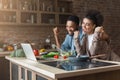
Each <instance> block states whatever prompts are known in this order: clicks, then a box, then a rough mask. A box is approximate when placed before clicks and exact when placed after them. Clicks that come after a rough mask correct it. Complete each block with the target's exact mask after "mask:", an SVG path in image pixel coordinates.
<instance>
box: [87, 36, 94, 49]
mask: <svg viewBox="0 0 120 80" xmlns="http://www.w3.org/2000/svg"><path fill="white" fill-rule="evenodd" d="M92 41H93V34H91V35H88V48H89V50H90V47H91V45H92Z"/></svg>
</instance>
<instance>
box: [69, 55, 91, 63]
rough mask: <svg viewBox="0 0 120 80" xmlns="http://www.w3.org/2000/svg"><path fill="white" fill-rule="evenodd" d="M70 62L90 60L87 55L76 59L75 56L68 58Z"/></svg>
mask: <svg viewBox="0 0 120 80" xmlns="http://www.w3.org/2000/svg"><path fill="white" fill-rule="evenodd" d="M68 59H69V61H70V62H79V61H88V60H89V59H90V58H89V56H88V55H80V56H79V57H78V58H77V57H76V56H69V57H68Z"/></svg>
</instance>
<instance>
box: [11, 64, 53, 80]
mask: <svg viewBox="0 0 120 80" xmlns="http://www.w3.org/2000/svg"><path fill="white" fill-rule="evenodd" d="M10 68H11V69H10V80H52V79H50V78H48V77H46V76H44V75H41V74H37V73H36V72H34V71H32V70H29V69H27V68H24V67H22V66H19V65H17V64H15V63H10Z"/></svg>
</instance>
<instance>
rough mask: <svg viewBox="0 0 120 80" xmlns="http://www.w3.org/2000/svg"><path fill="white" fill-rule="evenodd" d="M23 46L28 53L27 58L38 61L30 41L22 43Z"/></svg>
mask: <svg viewBox="0 0 120 80" xmlns="http://www.w3.org/2000/svg"><path fill="white" fill-rule="evenodd" d="M21 46H22V48H23V51H24V53H25V55H26V58H27V59H29V60H33V61H37V59H36V57H35V55H34V52H33V49H32V46H31V45H30V44H29V43H21Z"/></svg>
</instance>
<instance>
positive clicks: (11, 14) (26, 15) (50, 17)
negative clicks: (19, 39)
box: [0, 0, 72, 25]
mask: <svg viewBox="0 0 120 80" xmlns="http://www.w3.org/2000/svg"><path fill="white" fill-rule="evenodd" d="M71 14H72V1H70V0H69V1H66V0H0V24H4V25H9V24H17V25H18V24H19V25H63V24H65V21H66V19H67V17H68V16H69V15H71Z"/></svg>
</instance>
